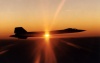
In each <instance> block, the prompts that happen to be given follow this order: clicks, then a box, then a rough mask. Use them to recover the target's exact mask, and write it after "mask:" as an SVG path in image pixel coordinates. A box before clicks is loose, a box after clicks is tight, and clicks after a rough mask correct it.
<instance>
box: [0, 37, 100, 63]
mask: <svg viewBox="0 0 100 63" xmlns="http://www.w3.org/2000/svg"><path fill="white" fill-rule="evenodd" d="M53 40H57V44H56V45H55V46H54V47H53V49H54V52H55V55H56V58H57V63H100V37H84V38H59V39H51V43H54V41H53ZM36 41H37V40H36V39H35V40H17V39H16V40H3V39H2V40H0V51H5V50H7V52H5V53H3V54H0V63H32V62H33V61H34V59H35V53H34V52H33V50H34V49H35V48H36V44H37V43H36ZM42 41H43V39H40V42H42ZM61 41H65V42H66V43H67V44H65V42H61ZM38 43H39V42H38ZM73 44H74V45H73ZM40 45H41V44H40ZM32 54H33V55H32ZM42 56H43V55H42ZM41 63H43V62H42V61H41Z"/></svg>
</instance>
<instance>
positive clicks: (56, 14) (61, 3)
mask: <svg viewBox="0 0 100 63" xmlns="http://www.w3.org/2000/svg"><path fill="white" fill-rule="evenodd" d="M65 1H66V0H62V1H61V2H60V4H59V6H58V8H57V10H56V12H55V14H54V18H53V21H52V24H51V26H50V27H51V28H52V27H53V25H54V23H55V21H56V18H57V16H58V14H59V13H60V11H61V9H62V7H63V5H64V3H65Z"/></svg>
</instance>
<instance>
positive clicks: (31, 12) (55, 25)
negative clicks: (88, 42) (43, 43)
mask: <svg viewBox="0 0 100 63" xmlns="http://www.w3.org/2000/svg"><path fill="white" fill-rule="evenodd" d="M19 26H21V27H24V28H25V29H26V30H27V31H44V30H45V29H46V28H47V29H50V30H60V29H65V28H77V29H83V30H87V31H86V32H82V33H77V34H68V35H67V34H65V35H66V36H74V37H75V36H100V0H0V39H2V38H9V35H11V34H14V28H15V27H19Z"/></svg>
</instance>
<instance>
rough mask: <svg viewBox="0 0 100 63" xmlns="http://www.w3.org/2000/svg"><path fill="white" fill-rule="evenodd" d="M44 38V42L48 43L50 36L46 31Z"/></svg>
mask: <svg viewBox="0 0 100 63" xmlns="http://www.w3.org/2000/svg"><path fill="white" fill-rule="evenodd" d="M44 38H45V40H46V42H47V43H48V42H49V39H50V34H49V32H48V31H46V32H45V34H44Z"/></svg>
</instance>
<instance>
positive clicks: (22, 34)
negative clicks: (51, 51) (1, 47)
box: [10, 27, 85, 39]
mask: <svg viewBox="0 0 100 63" xmlns="http://www.w3.org/2000/svg"><path fill="white" fill-rule="evenodd" d="M83 31H85V30H80V29H75V28H67V29H63V30H54V31H49V33H50V34H63V33H76V32H83ZM14 33H15V35H11V36H10V37H15V38H18V39H27V38H28V37H40V36H43V35H44V34H45V32H27V31H26V30H25V29H24V28H23V27H16V28H15V30H14Z"/></svg>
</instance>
